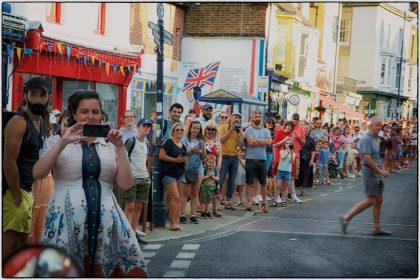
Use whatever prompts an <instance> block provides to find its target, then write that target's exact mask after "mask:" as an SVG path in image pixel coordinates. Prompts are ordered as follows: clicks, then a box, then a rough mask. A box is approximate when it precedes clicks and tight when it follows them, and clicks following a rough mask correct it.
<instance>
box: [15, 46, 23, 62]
mask: <svg viewBox="0 0 420 280" xmlns="http://www.w3.org/2000/svg"><path fill="white" fill-rule="evenodd" d="M16 54H17V56H18V60H19V62H20V57H21V55H22V48H16Z"/></svg>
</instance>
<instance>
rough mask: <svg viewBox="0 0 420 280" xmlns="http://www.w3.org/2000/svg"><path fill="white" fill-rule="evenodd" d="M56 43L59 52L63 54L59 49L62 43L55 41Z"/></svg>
mask: <svg viewBox="0 0 420 280" xmlns="http://www.w3.org/2000/svg"><path fill="white" fill-rule="evenodd" d="M56 45H57V49H58V52H59V53H60V54H63V53H62V51H61V47H62V45H63V44H62V43H56Z"/></svg>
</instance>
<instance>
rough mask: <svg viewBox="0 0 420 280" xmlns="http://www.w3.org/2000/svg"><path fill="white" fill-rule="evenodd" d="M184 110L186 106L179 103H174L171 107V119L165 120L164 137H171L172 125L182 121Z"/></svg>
mask: <svg viewBox="0 0 420 280" xmlns="http://www.w3.org/2000/svg"><path fill="white" fill-rule="evenodd" d="M183 112H184V107H182V105H181V104H179V103H174V104H172V105H171V107H170V108H169V119H168V120H163V129H162V138H163V139H169V138H170V137H171V131H172V127H173V126H174V125H175V124H176V123H182V122H181V121H180V118H181V116H182V113H183Z"/></svg>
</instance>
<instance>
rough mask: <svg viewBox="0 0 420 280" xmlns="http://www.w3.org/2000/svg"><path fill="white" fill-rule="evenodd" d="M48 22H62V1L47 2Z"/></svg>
mask: <svg viewBox="0 0 420 280" xmlns="http://www.w3.org/2000/svg"><path fill="white" fill-rule="evenodd" d="M46 7H47V22H51V23H57V24H60V19H61V3H56V2H51V3H46Z"/></svg>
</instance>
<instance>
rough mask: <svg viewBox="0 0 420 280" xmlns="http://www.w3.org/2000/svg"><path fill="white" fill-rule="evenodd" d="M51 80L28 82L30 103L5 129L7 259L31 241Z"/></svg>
mask: <svg viewBox="0 0 420 280" xmlns="http://www.w3.org/2000/svg"><path fill="white" fill-rule="evenodd" d="M50 93H51V90H50V85H49V82H48V81H47V80H46V79H44V78H41V77H35V78H32V79H30V80H29V81H28V82H27V83H26V85H25V93H24V98H25V102H26V105H24V107H23V110H22V111H20V112H18V113H16V115H15V116H13V117H12V118H11V119H10V121H9V122H8V123H7V125H6V127H5V128H4V131H3V139H4V140H3V141H4V147H3V148H4V158H3V171H4V176H5V179H6V180H5V181H4V184H5V185H3V252H2V255H3V259H4V258H5V257H7V256H8V255H9V254H10V253H11V252H12V251H13V250H14V249H16V248H17V247H20V246H22V245H24V244H25V243H26V242H27V239H28V234H29V231H30V227H31V221H32V203H33V197H32V184H33V182H34V179H33V176H32V168H33V166H34V164H35V162H36V161H37V160H38V159H39V150H40V148H41V147H42V145H43V139H44V137H45V131H46V129H45V126H44V122H43V116H47V106H48V102H49V100H50V97H51V96H50Z"/></svg>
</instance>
